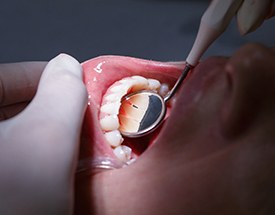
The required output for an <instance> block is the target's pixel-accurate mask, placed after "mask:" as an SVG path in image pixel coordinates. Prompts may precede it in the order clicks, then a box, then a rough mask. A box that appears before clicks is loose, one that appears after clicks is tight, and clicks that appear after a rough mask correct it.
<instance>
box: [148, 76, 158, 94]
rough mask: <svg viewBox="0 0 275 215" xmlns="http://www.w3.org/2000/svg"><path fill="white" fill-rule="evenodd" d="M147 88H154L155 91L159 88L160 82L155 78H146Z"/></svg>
mask: <svg viewBox="0 0 275 215" xmlns="http://www.w3.org/2000/svg"><path fill="white" fill-rule="evenodd" d="M148 84H149V86H148V88H149V90H155V91H157V90H158V89H159V88H160V86H161V85H160V82H159V81H158V80H156V79H148Z"/></svg>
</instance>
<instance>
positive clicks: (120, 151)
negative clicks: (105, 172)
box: [113, 146, 132, 162]
mask: <svg viewBox="0 0 275 215" xmlns="http://www.w3.org/2000/svg"><path fill="white" fill-rule="evenodd" d="M113 152H114V154H115V155H116V157H117V158H118V159H119V160H121V161H123V162H127V161H129V160H130V159H131V154H132V149H131V148H130V147H128V146H118V147H116V148H115V149H114V150H113Z"/></svg>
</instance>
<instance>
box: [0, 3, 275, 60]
mask: <svg viewBox="0 0 275 215" xmlns="http://www.w3.org/2000/svg"><path fill="white" fill-rule="evenodd" d="M208 2H209V1H202V0H201V1H199V0H189V1H188V0H177V1H176V0H2V1H1V3H0V29H1V32H0V50H1V54H0V63H4V62H15V61H31V60H49V59H51V58H52V57H54V56H55V55H57V54H59V53H60V52H65V53H68V54H71V55H73V56H74V57H76V58H77V59H78V60H79V61H80V62H82V61H84V60H87V59H89V58H92V57H96V56H98V55H106V54H108V55H109V54H112V55H128V56H134V57H139V58H146V59H153V60H160V61H170V60H184V59H185V58H186V56H187V54H188V51H189V50H190V48H191V46H192V44H193V41H194V39H195V36H196V32H197V28H198V25H199V21H200V17H201V15H202V13H203V12H204V10H205V9H206V7H207V5H208ZM274 28H275V19H272V20H270V21H268V22H265V24H264V25H263V26H262V27H261V28H260V29H259V30H257V32H255V33H252V34H249V35H248V36H245V37H240V36H239V33H238V30H237V25H236V20H233V21H232V23H231V25H230V26H229V28H228V29H227V31H226V32H225V34H223V36H222V37H221V38H219V39H218V40H217V41H216V42H215V43H214V44H213V45H212V46H211V48H210V49H209V50H208V52H207V53H206V54H205V56H204V57H206V56H209V55H229V54H231V53H232V52H234V50H236V49H237V48H238V47H240V46H241V45H242V44H244V43H246V42H248V41H258V42H262V43H264V44H267V45H273V46H274V45H275V37H274V35H275V29H274Z"/></svg>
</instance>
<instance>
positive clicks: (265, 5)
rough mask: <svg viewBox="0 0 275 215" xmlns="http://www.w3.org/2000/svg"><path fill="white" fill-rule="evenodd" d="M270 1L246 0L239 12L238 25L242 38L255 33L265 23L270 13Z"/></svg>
mask: <svg viewBox="0 0 275 215" xmlns="http://www.w3.org/2000/svg"><path fill="white" fill-rule="evenodd" d="M269 6H270V2H269V1H254V0H246V1H244V2H243V3H242V5H241V6H240V8H239V10H238V12H237V15H236V16H237V23H238V28H239V32H240V34H241V35H242V36H244V35H246V34H248V33H250V32H253V31H255V30H256V29H257V28H258V27H260V26H261V24H262V23H263V22H264V20H265V18H266V16H267V14H268V11H269Z"/></svg>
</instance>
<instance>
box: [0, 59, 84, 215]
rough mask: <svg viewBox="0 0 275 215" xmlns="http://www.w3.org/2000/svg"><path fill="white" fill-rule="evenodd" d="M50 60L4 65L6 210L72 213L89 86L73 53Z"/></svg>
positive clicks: (0, 184)
mask: <svg viewBox="0 0 275 215" xmlns="http://www.w3.org/2000/svg"><path fill="white" fill-rule="evenodd" d="M45 65H46V63H15V64H5V65H0V113H2V119H3V117H4V118H8V119H7V120H3V121H2V122H0V211H1V212H0V213H1V214H30V215H31V214H51V215H54V214H71V213H72V209H73V181H74V172H75V166H76V162H77V156H78V147H79V137H80V130H81V124H82V119H83V115H84V112H85V108H86V104H87V94H86V88H85V86H84V84H83V82H82V68H81V65H80V64H79V63H78V62H77V61H76V60H75V59H74V58H72V57H70V56H68V55H65V54H61V55H59V56H57V57H56V58H54V59H53V60H51V61H50V62H49V63H48V64H47V66H46V68H45V69H44V67H45ZM43 69H44V71H43ZM42 71H43V73H42ZM41 73H42V77H41V79H40V82H39V85H38V80H39V78H40V74H41ZM37 85H38V89H37V92H36V95H35V97H34V98H33V99H32V101H31V102H30V104H28V105H27V103H28V100H31V98H32V96H33V94H34V93H35V91H36V87H37ZM26 105H27V106H26ZM25 106H26V108H25ZM22 109H23V111H22ZM18 111H19V112H20V111H21V112H20V113H19V114H17V115H16V116H14V117H11V116H12V115H14V113H16V112H18ZM0 117H1V114H0ZM10 117H11V118H10Z"/></svg>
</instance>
